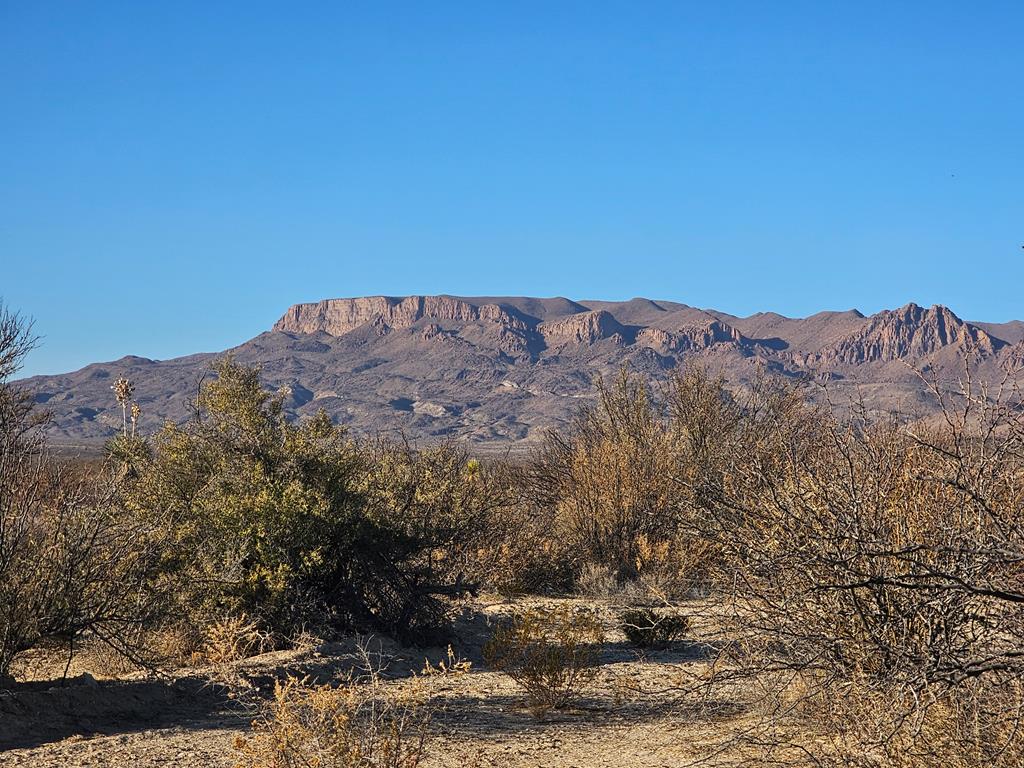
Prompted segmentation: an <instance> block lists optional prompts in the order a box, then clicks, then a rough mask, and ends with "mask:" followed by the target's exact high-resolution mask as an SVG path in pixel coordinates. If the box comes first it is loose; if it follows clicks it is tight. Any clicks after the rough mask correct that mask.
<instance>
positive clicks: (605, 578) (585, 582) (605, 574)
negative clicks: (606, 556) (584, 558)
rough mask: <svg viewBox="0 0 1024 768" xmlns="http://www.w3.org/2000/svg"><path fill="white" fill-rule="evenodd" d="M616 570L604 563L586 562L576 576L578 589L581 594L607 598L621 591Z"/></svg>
mask: <svg viewBox="0 0 1024 768" xmlns="http://www.w3.org/2000/svg"><path fill="white" fill-rule="evenodd" d="M619 587H620V585H619V580H618V579H617V578H616V575H615V571H613V570H612V569H611V568H609V567H608V566H607V565H604V564H603V563H584V564H583V566H582V567H581V568H580V573H579V576H577V577H576V591H577V592H578V593H579V594H581V595H586V596H587V597H593V598H598V599H606V598H609V597H611V596H612V595H614V594H615V593H616V592H618V591H619Z"/></svg>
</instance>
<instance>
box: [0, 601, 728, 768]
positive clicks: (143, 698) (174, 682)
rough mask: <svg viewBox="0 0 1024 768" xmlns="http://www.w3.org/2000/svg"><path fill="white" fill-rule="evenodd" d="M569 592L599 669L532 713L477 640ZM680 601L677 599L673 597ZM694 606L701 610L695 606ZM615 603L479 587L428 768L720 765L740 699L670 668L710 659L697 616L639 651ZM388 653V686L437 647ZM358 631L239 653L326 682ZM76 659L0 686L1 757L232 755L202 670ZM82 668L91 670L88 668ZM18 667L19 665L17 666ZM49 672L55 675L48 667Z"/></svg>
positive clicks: (80, 760) (189, 763)
mask: <svg viewBox="0 0 1024 768" xmlns="http://www.w3.org/2000/svg"><path fill="white" fill-rule="evenodd" d="M564 602H570V603H572V604H573V605H574V606H580V607H582V606H586V607H587V608H588V609H590V610H594V611H596V612H597V613H598V615H599V616H600V617H601V619H602V621H603V622H604V623H605V624H606V626H607V629H608V636H607V639H606V642H605V643H604V645H603V646H602V649H601V668H600V673H599V676H598V678H597V679H596V681H595V682H594V683H593V684H592V685H591V686H590V687H589V688H588V690H587V692H586V694H585V695H584V696H583V697H582V698H581V699H580V700H579V701H578V702H577V703H576V705H575V706H574V707H572V708H570V709H567V710H564V711H559V712H553V713H549V714H547V715H545V716H543V717H540V718H538V717H535V716H534V715H533V714H531V712H530V710H529V709H528V708H527V706H526V703H525V700H524V698H523V696H522V693H521V691H520V690H519V689H518V688H517V686H516V685H515V683H513V682H512V681H511V680H509V679H508V678H507V677H505V676H503V675H501V674H498V673H495V672H489V671H487V670H486V669H485V668H484V666H483V664H482V662H481V661H480V650H481V647H482V644H483V642H484V641H485V639H486V638H487V637H488V635H489V629H488V627H489V625H490V623H491V622H492V621H493V619H494V618H495V617H497V616H500V615H501V614H503V613H508V612H510V611H513V610H515V609H517V608H522V607H524V605H526V604H530V605H536V604H538V603H544V604H546V605H552V604H555V603H564ZM684 610H685V607H684ZM698 612H699V611H698ZM616 623H617V621H616V610H615V608H614V606H613V605H611V604H609V603H608V602H601V601H582V600H576V599H574V600H564V601H553V600H547V601H539V600H529V601H520V602H518V603H510V602H508V601H504V600H502V599H500V598H497V597H495V598H492V599H481V600H478V601H475V602H474V603H472V604H470V605H468V606H466V607H465V609H464V610H463V612H462V615H461V616H460V618H459V620H458V621H457V622H456V636H455V639H454V641H453V646H454V649H455V651H456V653H457V654H458V655H460V656H461V657H463V658H465V659H466V660H469V661H470V662H471V668H470V670H469V671H468V672H466V673H464V674H458V675H447V676H443V677H440V676H435V677H433V678H431V679H429V680H428V681H427V684H428V685H430V686H432V692H433V694H434V695H435V696H436V699H437V701H439V705H440V708H439V711H438V713H437V714H436V715H435V719H434V722H433V728H432V731H433V733H434V734H435V735H434V736H433V738H432V740H431V741H430V742H429V743H428V756H427V759H426V760H425V762H424V764H425V765H426V766H459V767H460V768H473V767H474V766H481V767H483V766H558V767H559V768H571V767H574V766H578V767H580V768H582V767H583V766H645V768H657V767H658V766H673V767H675V766H683V765H690V764H693V763H694V762H698V763H699V764H700V765H721V764H725V760H724V758H718V757H716V755H715V751H716V750H715V747H714V744H715V743H717V742H716V740H717V739H719V738H720V736H721V733H722V731H723V729H728V728H729V727H730V725H732V724H736V723H737V722H741V721H742V720H743V719H744V709H743V707H742V706H741V705H739V704H738V703H735V702H730V701H728V700H714V699H708V698H707V697H703V696H700V695H695V694H694V693H693V692H692V691H691V692H690V693H683V692H681V691H680V690H679V689H678V686H677V685H676V683H678V682H679V680H680V674H681V673H683V674H685V675H691V674H697V675H699V674H700V672H701V669H702V668H706V667H707V665H708V664H709V660H708V658H707V654H706V653H703V652H701V650H700V649H701V648H702V647H703V646H702V644H701V642H700V639H701V638H700V635H701V633H702V626H704V625H703V624H702V622H701V621H700V620H695V621H694V624H693V626H692V627H691V633H690V634H691V635H692V636H693V640H692V641H687V642H682V643H679V644H677V645H676V646H674V647H672V648H669V649H666V650H662V651H655V652H649V653H647V654H642V653H640V652H639V651H637V650H636V649H635V648H633V647H632V646H630V645H629V644H628V643H626V642H625V638H624V637H623V636H622V634H621V632H620V631H619V630H618V629H617V628H616ZM374 642H376V643H379V644H380V646H381V647H382V648H383V650H384V652H385V653H386V654H387V655H389V656H391V657H392V660H391V662H390V665H389V667H388V669H387V675H388V676H389V677H393V678H394V679H393V680H391V681H390V682H389V683H388V685H396V686H400V685H408V684H411V683H410V680H411V678H410V674H411V673H413V672H416V671H418V670H421V669H422V668H423V666H424V660H425V659H427V658H429V659H431V660H433V661H437V660H440V659H443V658H444V656H445V651H446V649H443V648H431V649H419V650H415V649H408V648H404V649H403V648H399V647H398V646H397V645H395V644H394V643H392V642H390V641H388V640H387V639H379V638H378V639H374ZM354 649H355V639H354V638H351V639H345V640H342V641H339V642H332V643H325V644H321V645H318V646H316V647H312V648H307V649H304V650H294V651H277V652H274V653H268V654H264V655H261V656H257V657H253V658H250V659H246V660H244V661H242V662H236V663H235V664H234V665H232V668H233V670H234V671H238V672H242V673H244V674H245V675H246V676H247V677H248V678H249V679H252V680H254V681H255V682H256V684H258V685H259V686H260V687H261V689H262V690H264V691H268V690H270V689H271V688H272V686H273V680H274V679H275V678H280V677H282V676H285V675H288V674H292V675H298V676H306V675H309V676H312V677H313V678H314V679H319V680H328V679H331V678H332V677H334V676H336V675H338V674H339V673H342V672H343V671H344V670H345V669H346V668H349V667H351V665H352V656H351V654H352V652H353V650H354ZM85 663H87V659H86V660H85V661H82V662H79V663H78V664H77V665H75V666H73V667H72V669H71V673H72V674H71V675H70V676H69V677H68V679H67V680H65V681H63V682H62V681H61V680H60V679H59V677H60V675H61V673H63V664H56V665H55V666H51V668H49V669H47V668H46V667H45V665H43V664H41V663H40V664H37V665H36V666H35V673H36V674H35V676H36V677H38V678H45V677H47V676H48V675H49V676H50V678H51V679H49V680H47V679H37V680H35V681H32V682H26V683H22V684H21V685H20V686H18V688H17V689H16V690H15V691H13V692H8V693H3V694H0V750H2V751H0V765H2V766H9V765H10V766H33V767H36V766H39V767H40V768H45V767H46V766H101V765H103V766H105V765H110V766H132V767H134V766H139V767H148V766H184V767H185V768H198V767H199V766H202V768H216V767H218V766H231V765H233V764H234V760H235V753H234V751H233V746H232V744H233V742H234V740H235V738H236V737H237V736H243V735H245V734H246V733H247V732H248V730H249V721H250V717H251V715H250V714H248V713H247V712H246V711H244V710H243V709H241V708H240V707H239V706H238V705H237V704H232V702H230V701H229V700H228V699H227V698H226V697H225V694H224V691H223V689H220V688H218V687H216V686H213V685H211V684H210V683H209V677H210V674H211V671H210V670H209V669H202V668H195V669H187V670H179V671H178V672H176V673H175V674H174V676H172V677H170V678H167V679H153V678H151V677H143V676H142V675H138V674H137V675H134V676H126V677H123V678H121V679H100V680H96V679H94V676H96V677H98V675H97V674H96V673H95V672H93V671H91V670H89V669H88V668H87V667H85V666H83V665H84V664H85ZM85 673H89V674H85ZM27 675H28V673H27V672H25V671H23V672H22V676H23V677H25V676H27ZM54 677H56V678H58V679H53V678H54Z"/></svg>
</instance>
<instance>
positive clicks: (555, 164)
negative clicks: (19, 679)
mask: <svg viewBox="0 0 1024 768" xmlns="http://www.w3.org/2000/svg"><path fill="white" fill-rule="evenodd" d="M1022 40H1024V4H1021V3H1019V2H984V3H943V2H920V3H914V2H905V3H891V2H884V3H883V2H878V3H872V2H863V3H837V2H835V3H834V2H779V3H763V2H713V3H711V2H692V3H688V2H666V3H658V2H647V3H638V2H622V3H617V2H594V1H593V0H591V1H590V2H579V3H573V2H537V3H532V2H516V3H497V2H480V1H478V2H472V3H470V2H466V3H461V2H438V3H420V2H416V3H412V2H410V3H386V2H379V1H378V2H367V3H359V2H330V3H261V2H254V1H252V0H249V1H247V2H244V3H243V2H228V1H226V0H225V1H222V2H217V3H208V2H203V3H200V2H175V3H161V4H157V3H138V2H124V3H118V2H106V3H103V2H94V3H82V2H66V3H62V2H13V1H12V0H0V109H2V114H0V118H2V119H0V260H2V273H0V274H2V281H0V296H2V297H3V300H4V301H5V302H6V303H7V304H8V305H9V306H11V307H13V308H15V309H18V310H21V311H22V312H24V313H26V314H28V315H31V316H32V317H34V318H35V320H36V330H37V331H38V332H39V333H40V334H41V335H42V336H43V337H44V339H43V345H42V347H41V348H40V349H39V350H38V351H37V352H34V353H33V355H32V357H31V358H30V359H29V361H28V366H27V368H26V370H25V373H27V374H32V373H43V372H58V371H65V370H70V369H73V368H77V367H80V366H81V365H83V364H85V363H88V362H92V361H96V360H109V359H114V358H117V357H120V356H121V355H124V354H129V353H131V354H139V355H145V356H149V357H157V358H166V357H172V356H175V355H179V354H186V353H190V352H196V351H210V350H218V349H223V348H225V347H227V346H229V345H233V344H236V343H239V342H241V341H243V340H245V339H246V338H249V337H251V336H253V335H255V334H256V333H258V332H260V331H261V330H264V329H266V328H268V327H269V326H270V325H271V324H272V323H273V321H274V320H275V319H276V318H277V317H278V316H279V315H280V314H281V313H282V312H283V311H284V309H285V308H286V307H287V306H288V305H289V304H292V303H294V302H298V301H311V300H317V299H320V298H326V297H332V296H356V295H364V294H381V293H383V294H399V295H400V294H408V293H442V292H444V293H456V294H459V293H461V294H491V295H493V294H530V295H541V296H550V295H565V296H569V297H572V298H607V299H626V298H630V297H633V296H638V295H642V296H648V297H653V298H664V299H672V300H676V301H682V302H685V303H688V304H692V305H695V306H702V307H715V308H718V309H722V310H725V311H728V312H732V313H736V314H749V313H752V312H755V311H759V310H775V311H779V312H782V313H784V314H789V315H806V314H810V313H813V312H816V311H819V310H822V309H848V308H850V307H858V308H859V309H861V310H862V311H865V312H873V311H877V310H878V309H881V308H884V307H894V306H899V305H902V304H904V303H906V302H907V301H911V300H913V301H917V302H918V303H921V304H932V303H944V304H948V305H949V306H951V307H952V308H953V309H954V310H955V311H956V312H957V313H958V314H960V315H961V316H963V317H966V318H970V319H984V320H993V321H1005V320H1008V319H1011V318H1024V301H1022V288H1021V287H1022V285H1024V266H1022V264H1024V250H1021V246H1022V244H1024V174H1022V170H1024V87H1022V82H1024V42H1022Z"/></svg>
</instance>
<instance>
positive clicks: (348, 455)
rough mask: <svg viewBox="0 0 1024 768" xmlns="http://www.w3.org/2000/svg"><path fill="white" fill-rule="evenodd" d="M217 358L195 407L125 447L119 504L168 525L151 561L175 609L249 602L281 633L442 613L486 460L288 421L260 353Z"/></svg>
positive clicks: (201, 612)
mask: <svg viewBox="0 0 1024 768" xmlns="http://www.w3.org/2000/svg"><path fill="white" fill-rule="evenodd" d="M215 370H216V374H217V377H216V380H214V381H211V382H207V383H205V384H204V385H203V387H202V389H201V391H200V395H199V398H198V402H197V404H196V417H195V418H194V419H192V420H191V421H189V422H188V423H186V424H184V425H182V426H176V425H168V426H166V427H165V428H164V429H163V431H162V432H161V433H159V434H158V435H157V436H156V437H155V438H154V439H153V441H152V445H151V446H150V449H149V450H148V451H134V452H129V451H124V450H122V451H121V452H120V454H119V456H120V457H121V459H122V460H123V461H125V462H126V463H128V464H129V469H128V470H127V471H126V472H125V473H124V474H125V482H124V486H125V490H124V494H123V501H124V506H125V508H126V510H128V511H129V513H130V515H131V516H133V517H135V518H136V519H140V520H144V521H146V522H147V523H148V524H151V525H153V526H155V527H157V528H159V529H160V530H162V531H165V532H166V537H165V545H166V546H165V549H164V559H163V561H162V568H163V571H162V573H161V574H158V576H157V577H158V578H165V579H167V580H173V581H176V582H177V583H178V584H179V585H180V587H181V595H182V600H181V610H182V611H183V612H185V613H187V614H189V615H191V616H194V618H195V620H196V621H197V622H199V623H204V622H207V621H216V620H217V619H218V618H219V617H222V616H224V615H232V616H240V615H243V614H244V615H246V616H248V617H250V618H251V619H252V620H255V621H257V622H258V623H259V625H260V627H261V629H262V630H264V631H267V632H269V633H270V634H271V635H272V636H273V637H275V638H276V639H277V640H278V641H281V640H283V639H285V638H287V637H288V636H290V635H293V634H296V633H299V632H302V631H304V630H305V629H306V628H308V627H309V626H310V625H313V626H315V627H323V626H326V625H334V626H346V627H359V626H364V625H366V626H375V627H379V628H383V629H385V630H387V631H392V632H395V633H397V634H399V635H400V636H401V637H402V638H403V639H406V640H417V639H422V638H424V637H425V636H427V635H428V634H429V633H431V632H433V631H434V630H436V629H437V628H438V627H439V626H441V625H443V622H444V619H445V611H444V606H445V601H446V600H447V599H448V598H451V597H457V596H460V595H463V594H465V593H467V592H469V591H472V587H473V585H472V584H470V583H469V582H468V581H467V580H466V579H465V578H460V570H459V566H460V564H462V563H463V562H464V561H465V558H466V552H468V551H469V549H470V548H469V545H468V542H469V541H471V540H472V538H473V536H474V535H476V533H477V531H478V529H479V521H480V520H482V518H483V514H484V512H485V511H486V510H487V508H488V505H490V504H492V503H493V500H492V493H491V486H490V485H489V484H488V481H487V479H486V478H485V477H484V476H483V475H482V473H481V472H480V469H479V467H478V466H475V465H473V464H472V463H471V462H470V461H469V460H468V457H466V456H465V454H464V453H463V452H461V451H460V450H459V449H457V448H455V447H454V446H452V445H443V446H440V447H437V448H433V449H430V450H426V451H416V450H413V449H412V448H411V447H409V446H408V445H405V444H401V443H399V444H395V443H384V442H378V443H373V444H359V443H357V442H356V441H354V440H351V439H350V438H349V437H348V436H347V435H346V433H345V431H344V430H343V429H342V428H340V427H337V426H335V425H333V424H332V423H331V422H330V420H329V419H328V418H327V417H326V416H325V415H324V414H322V413H321V414H319V415H318V416H316V417H313V418H312V419H309V420H306V421H302V422H299V423H290V422H289V421H288V420H287V419H286V418H285V414H284V411H283V407H282V395H281V394H280V393H279V394H277V395H275V394H273V393H271V392H268V391H266V390H264V389H263V387H262V386H261V384H260V379H259V371H258V369H254V368H247V367H245V366H242V365H240V364H238V363H236V362H235V361H233V360H232V359H230V358H226V359H224V360H222V361H220V362H219V363H218V364H217V366H216V369H215ZM129 438H130V434H129Z"/></svg>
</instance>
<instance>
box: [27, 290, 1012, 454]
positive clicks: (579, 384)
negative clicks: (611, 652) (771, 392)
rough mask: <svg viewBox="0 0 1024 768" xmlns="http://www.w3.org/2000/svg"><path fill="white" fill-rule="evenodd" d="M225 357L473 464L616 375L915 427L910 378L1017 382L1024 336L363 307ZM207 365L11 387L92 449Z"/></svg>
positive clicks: (649, 310) (918, 400)
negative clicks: (799, 402)
mask: <svg viewBox="0 0 1024 768" xmlns="http://www.w3.org/2000/svg"><path fill="white" fill-rule="evenodd" d="M982 326H984V327H982ZM231 352H232V353H233V354H234V355H235V356H236V357H237V358H238V359H239V361H241V362H243V363H246V364H259V365H260V366H261V369H262V375H263V377H264V380H265V383H266V384H267V386H269V387H272V388H275V389H279V388H280V389H284V390H285V391H286V392H287V393H288V395H287V397H286V400H285V405H286V408H287V412H288V414H289V416H292V417H294V418H304V417H307V416H310V415H312V414H315V413H316V412H318V411H320V410H324V411H325V412H326V413H327V414H328V415H329V416H330V417H331V418H332V419H333V420H334V421H336V422H337V423H340V424H345V425H347V426H348V427H350V428H351V429H352V430H353V431H355V432H361V433H380V432H391V431H394V432H400V433H402V434H404V435H405V436H406V437H409V438H411V439H415V440H436V439H440V438H442V437H449V438H450V437H454V438H459V439H461V440H465V441H467V442H468V443H470V444H471V445H473V446H476V447H478V448H480V449H481V450H483V449H485V448H487V447H489V446H490V447H493V448H495V449H497V450H505V449H506V448H508V447H510V446H517V445H529V444H531V443H533V442H535V441H536V440H539V439H540V438H541V437H542V436H543V435H544V433H545V431H546V430H548V429H550V428H552V427H558V426H559V425H560V424H563V423H565V422H566V421H568V420H569V419H571V418H572V416H573V415H574V414H575V413H576V411H577V409H578V408H579V407H580V406H581V405H582V404H584V403H586V402H587V401H588V398H590V397H592V396H593V393H594V390H595V386H596V383H597V380H598V378H599V377H610V376H614V375H615V374H616V373H617V371H618V370H619V368H620V367H621V366H623V365H627V366H629V367H630V368H632V369H633V370H636V371H639V372H640V373H642V374H643V375H645V376H649V377H650V378H651V379H653V380H657V379H659V378H661V377H664V376H666V375H667V374H668V372H669V371H671V370H672V369H673V368H674V367H676V366H678V365H685V364H690V363H695V364H698V365H702V366H705V367H706V368H708V369H710V370H712V371H713V372H715V373H722V374H723V375H724V376H725V377H726V379H727V380H728V381H729V382H731V383H732V384H734V385H738V386H742V385H743V384H744V383H746V382H748V381H750V380H751V378H752V377H753V376H755V375H756V374H757V372H759V371H769V372H771V373H776V374H779V375H784V376H786V377H788V378H790V379H798V378H801V377H811V376H814V377H818V378H821V379H823V380H825V381H827V382H829V388H830V392H829V394H830V397H831V399H832V401H833V402H842V401H843V400H844V398H853V397H860V398H864V399H865V404H866V405H867V406H868V407H869V408H871V409H873V410H875V411H876V412H885V411H888V410H893V409H902V408H905V407H906V403H912V404H913V407H914V408H915V409H917V410H918V411H920V414H919V415H923V416H927V415H928V414H929V412H930V411H929V408H934V404H930V401H929V399H928V398H927V397H926V396H925V395H924V394H923V391H922V385H921V382H920V380H919V379H918V377H917V376H916V375H914V372H913V370H912V368H914V367H917V368H922V367H924V366H928V368H929V373H930V374H932V375H938V376H939V377H940V380H944V381H946V382H947V383H949V385H950V386H955V382H956V381H957V380H958V378H959V377H960V376H961V374H962V372H963V362H964V360H965V359H966V360H969V361H970V362H971V365H972V372H973V374H974V378H975V380H976V381H998V380H1000V379H1001V378H1002V377H1003V376H1005V375H1006V374H1007V372H1010V374H1011V376H1015V377H1017V379H1018V380H1021V383H1022V384H1024V324H1021V323H1019V322H1016V321H1011V322H1008V323H990V324H978V323H970V322H966V321H964V320H961V319H960V318H959V317H957V316H956V315H955V314H954V313H953V312H951V311H950V310H949V309H946V308H945V307H941V306H936V307H931V308H929V309H925V308H922V307H919V306H917V305H915V304H908V305H907V306H905V307H902V308H900V309H897V310H887V311H884V312H879V313H878V314H876V315H872V316H871V317H864V315H862V314H861V313H859V312H857V311H855V310H849V311H845V312H820V313H818V314H816V315H812V316H811V317H808V318H802V319H798V318H787V317H783V316H782V315H778V314H775V313H771V312H766V313H758V314H756V315H751V316H750V317H735V316H733V315H729V314H727V313H724V312H717V311H714V310H701V309H696V308H694V307H688V306H686V305H684V304H678V303H674V302H668V301H651V300H648V299H632V300H631V301H627V302H609V301H570V300H568V299H564V298H549V299H537V298H527V297H483V298H472V297H455V296H406V297H386V296H370V297H366V298H357V299H328V300H325V301H321V302H317V303H313V304H297V305H295V306H293V307H291V308H290V309H288V311H287V312H285V314H284V316H283V317H281V319H280V320H278V321H277V323H275V324H274V327H273V329H272V330H271V331H268V332H266V333H262V334H260V335H259V336H256V337H255V338H253V339H251V340H249V341H247V342H245V343H244V344H241V345H240V346H238V347H236V348H235V349H233V350H231ZM215 358H216V355H192V356H189V357H183V358H178V359H175V360H166V361H153V360H146V359H144V358H140V357H132V356H129V357H125V358H122V359H121V360H117V361H114V362H111V363H98V364H95V365H90V366H87V367H86V368H83V369H82V370H80V371H76V372H74V373H70V374H65V375H61V376H40V377H36V378H34V379H29V380H26V382H25V384H26V386H29V387H31V388H32V390H33V391H34V392H35V394H36V399H37V400H38V401H39V402H40V403H44V404H45V406H46V408H48V409H49V410H50V412H51V413H52V414H53V417H54V418H53V425H52V427H51V428H50V436H51V437H52V438H53V439H54V440H56V441H57V442H64V443H96V442H102V440H104V439H105V438H108V437H110V436H111V435H113V434H114V433H115V431H116V430H117V429H118V428H119V425H120V423H121V415H120V411H119V409H118V407H117V404H116V402H114V401H113V398H112V396H111V392H110V383H111V381H113V380H114V379H116V378H117V377H118V376H127V377H128V378H130V379H131V380H132V381H133V382H135V384H136V396H137V398H138V400H139V404H140V405H141V406H142V412H143V416H142V422H141V428H142V430H143V432H153V431H155V430H157V429H159V427H160V426H161V424H163V422H164V421H165V420H168V419H169V420H172V421H183V420H184V419H186V418H188V417H189V414H190V413H191V409H190V401H191V399H192V398H193V396H194V394H195V383H196V381H197V380H198V379H199V378H200V377H201V376H202V375H203V374H204V373H205V372H206V371H207V370H208V369H209V367H210V364H211V363H212V362H213V360H214V359H215ZM904 364H906V365H904ZM863 385H869V386H866V387H865V386H863Z"/></svg>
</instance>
